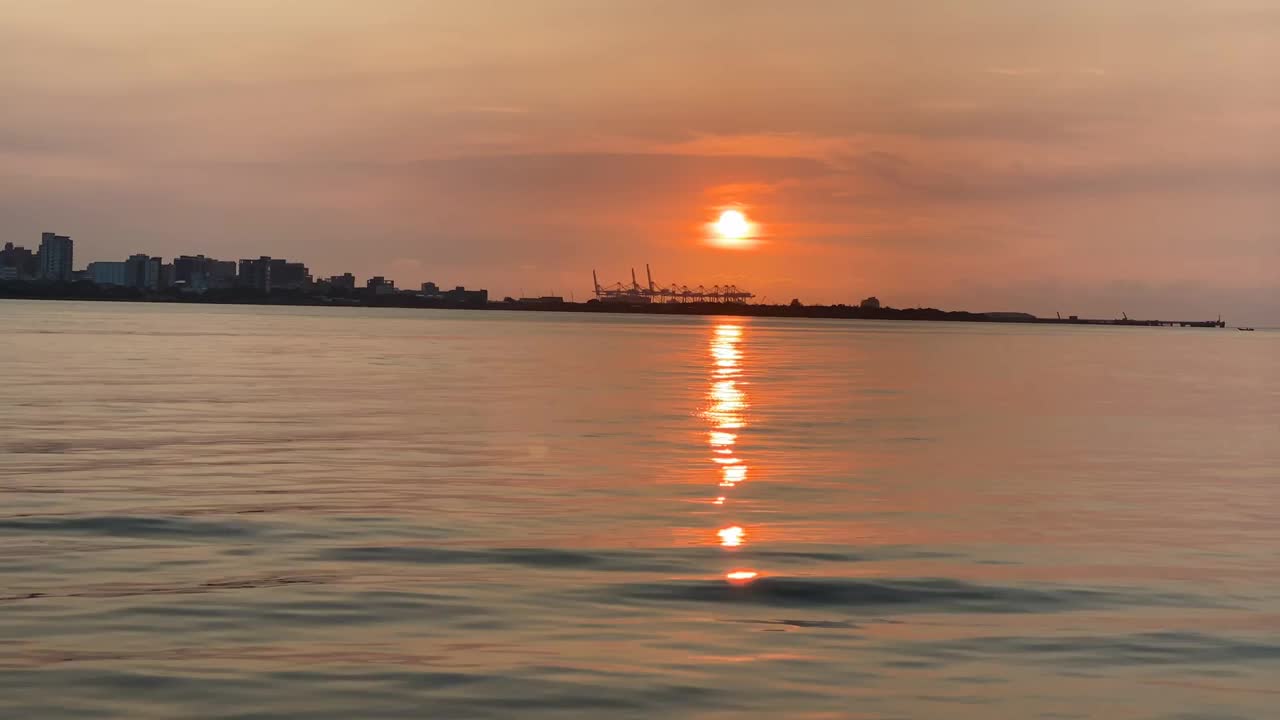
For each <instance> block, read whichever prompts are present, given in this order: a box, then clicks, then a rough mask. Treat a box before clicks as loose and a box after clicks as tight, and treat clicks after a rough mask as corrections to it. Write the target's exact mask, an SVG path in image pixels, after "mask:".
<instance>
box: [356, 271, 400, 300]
mask: <svg viewBox="0 0 1280 720" xmlns="http://www.w3.org/2000/svg"><path fill="white" fill-rule="evenodd" d="M364 287H365V289H366V290H371V291H373V294H374V295H393V294H395V291H396V283H395V281H394V280H388V279H386V278H384V277H382V276H381V275H375V276H373V277H371V278H369V281H368V282H366V283H365V284H364Z"/></svg>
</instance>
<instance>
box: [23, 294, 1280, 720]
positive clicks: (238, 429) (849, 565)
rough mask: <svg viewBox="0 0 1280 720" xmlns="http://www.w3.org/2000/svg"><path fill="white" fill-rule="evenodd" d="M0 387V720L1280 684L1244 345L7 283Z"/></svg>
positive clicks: (849, 710)
mask: <svg viewBox="0 0 1280 720" xmlns="http://www.w3.org/2000/svg"><path fill="white" fill-rule="evenodd" d="M0 378H3V379H2V380H0V382H2V383H3V412H2V413H0V717H5V718H10V717H12V718H25V717H94V718H98V717H120V718H177V717H201V718H206V717H207V718H213V717H254V718H265V717H308V718H357V717H360V718H373V717H440V718H504V717H565V716H579V717H611V718H616V717H637V718H642V717H643V718H650V717H655V718H656V717H707V718H715V717H726V718H727V717H734V718H738V717H789V718H833V717H834V718H949V719H950V718H959V719H962V720H970V719H972V720H979V719H982V720H986V719H989V718H1113V719H1118V720H1124V719H1128V718H1180V719H1190V718H1206V719H1207V718H1218V719H1224V720H1225V719H1227V718H1274V717H1277V712H1278V710H1277V709H1278V708H1280V687H1278V685H1277V682H1276V681H1277V679H1280V469H1278V468H1280V333H1269V332H1263V331H1259V332H1256V333H1237V332H1235V331H1231V330H1199V329H1154V328H1131V329H1105V328H1048V327H1026V326H1001V325H969V324H933V323H919V324H898V323H881V322H862V323H859V322H830V321H796V320H785V321H783V320H762V319H745V318H739V319H733V318H723V319H715V318H689V319H676V318H659V317H623V316H579V315H568V314H541V313H537V314H535V313H505V312H488V313H485V312H426V311H415V310H360V309H341V308H333V309H318V308H254V307H230V306H227V307H210V306H174V305H141V304H109V303H97V304H80V303H61V302H45V303H27V302H14V301H6V302H2V303H0Z"/></svg>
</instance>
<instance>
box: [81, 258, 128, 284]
mask: <svg viewBox="0 0 1280 720" xmlns="http://www.w3.org/2000/svg"><path fill="white" fill-rule="evenodd" d="M127 264H128V263H123V262H91V263H89V270H88V273H89V281H90V282H92V283H93V284H94V285H120V286H123V285H125V284H126V281H125V278H126V275H127V273H126V272H125V266H126V265H127Z"/></svg>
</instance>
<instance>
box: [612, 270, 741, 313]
mask: <svg viewBox="0 0 1280 720" xmlns="http://www.w3.org/2000/svg"><path fill="white" fill-rule="evenodd" d="M644 272H645V279H646V280H648V281H649V282H648V284H647V285H641V284H640V283H639V282H637V281H636V271H635V268H632V269H631V283H630V284H627V283H624V282H621V281H620V282H616V283H613V284H612V285H601V284H600V280H599V278H598V277H596V271H595V270H592V271H591V281H592V284H593V285H594V286H595V293H596V299H597V300H599V301H600V302H605V303H620V304H624V305H651V304H653V303H747V302H749V301H750V300H751V299H752V298H754V297H755V295H754V294H752V293H750V292H748V291H746V290H744V289H742V288H740V287H738V286H737V285H713V286H711V287H705V286H703V285H697V286H695V287H689V286H688V285H676V284H672V285H670V286H668V287H658V286H657V285H656V284H655V283H654V282H653V272H652V271H651V270H650V269H649V266H648V264H646V265H645V266H644Z"/></svg>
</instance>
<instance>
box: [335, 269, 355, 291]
mask: <svg viewBox="0 0 1280 720" xmlns="http://www.w3.org/2000/svg"><path fill="white" fill-rule="evenodd" d="M329 287H331V288H334V289H335V290H355V289H356V276H355V275H352V274H351V273H342V274H341V275H334V276H333V277H331V278H329Z"/></svg>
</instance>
